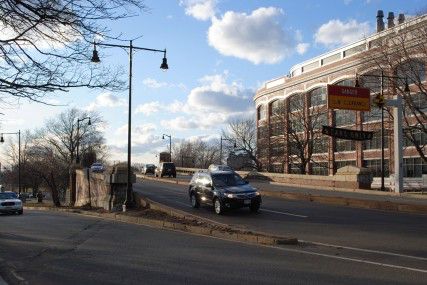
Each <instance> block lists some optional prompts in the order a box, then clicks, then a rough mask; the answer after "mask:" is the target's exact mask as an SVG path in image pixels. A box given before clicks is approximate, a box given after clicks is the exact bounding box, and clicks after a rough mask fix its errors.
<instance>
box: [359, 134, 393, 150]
mask: <svg viewBox="0 0 427 285" xmlns="http://www.w3.org/2000/svg"><path fill="white" fill-rule="evenodd" d="M384 148H388V134H387V131H385V132H384ZM363 149H365V150H368V149H381V131H376V132H374V135H373V137H372V140H366V141H363Z"/></svg>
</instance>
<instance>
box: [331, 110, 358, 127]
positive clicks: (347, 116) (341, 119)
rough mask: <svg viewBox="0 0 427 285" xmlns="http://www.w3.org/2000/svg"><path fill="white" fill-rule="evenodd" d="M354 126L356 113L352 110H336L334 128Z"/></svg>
mask: <svg viewBox="0 0 427 285" xmlns="http://www.w3.org/2000/svg"><path fill="white" fill-rule="evenodd" d="M354 125H356V112H355V111H352V110H336V111H335V126H337V127H341V126H354Z"/></svg>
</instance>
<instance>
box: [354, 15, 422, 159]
mask: <svg viewBox="0 0 427 285" xmlns="http://www.w3.org/2000/svg"><path fill="white" fill-rule="evenodd" d="M403 25H406V24H403ZM426 38H427V21H426V20H423V21H420V22H419V23H415V24H413V25H410V26H407V27H406V28H402V29H397V30H396V32H393V33H389V34H386V35H385V36H384V37H382V38H379V39H377V40H375V42H373V43H371V45H372V47H371V51H370V53H369V55H368V56H366V55H365V54H364V55H363V56H364V58H365V64H364V65H363V67H362V68H361V69H362V70H367V71H368V72H367V73H368V74H376V75H378V76H380V75H381V72H382V73H383V74H384V75H385V78H384V85H383V86H384V89H383V90H384V94H385V98H391V97H392V96H393V95H400V96H401V97H402V98H403V101H404V108H403V112H404V136H405V138H406V139H407V140H408V141H409V142H411V144H412V145H413V146H414V147H415V149H416V150H417V152H418V154H419V155H420V157H421V158H422V159H423V160H424V161H425V162H427V157H426V153H425V147H426V145H425V141H426V140H425V139H424V140H423V139H421V137H426V136H427V124H426V123H427V115H426V111H427V84H426V61H427V41H426ZM390 77H399V78H403V79H395V78H390ZM361 78H363V76H362V77H361ZM363 80H365V81H366V82H367V84H366V85H367V87H370V88H371V89H373V91H374V92H376V93H378V92H379V89H380V79H378V78H376V79H370V80H369V79H368V77H366V78H363ZM405 81H406V82H407V83H408V84H409V87H410V91H411V92H410V93H409V94H408V93H407V92H405V84H406V82H405ZM371 91H372V90H371ZM386 111H388V113H389V114H388V115H389V116H391V117H392V112H391V109H386Z"/></svg>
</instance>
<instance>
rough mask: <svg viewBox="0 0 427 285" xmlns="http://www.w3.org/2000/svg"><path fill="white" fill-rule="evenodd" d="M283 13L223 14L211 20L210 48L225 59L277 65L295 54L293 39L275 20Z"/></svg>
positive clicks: (269, 10)
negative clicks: (232, 58)
mask: <svg viewBox="0 0 427 285" xmlns="http://www.w3.org/2000/svg"><path fill="white" fill-rule="evenodd" d="M282 15H283V10H282V9H279V8H275V7H268V8H264V7H262V8H258V9H257V10H254V11H252V13H251V14H246V13H236V12H232V11H228V12H226V13H225V14H224V15H223V16H222V18H220V19H217V18H212V25H211V26H210V28H209V31H208V41H209V44H210V45H211V46H212V47H214V48H215V49H217V50H218V51H219V52H220V53H221V54H223V55H226V56H235V57H237V58H241V59H246V60H249V61H251V62H253V63H255V64H260V63H269V64H273V63H277V62H279V61H281V60H282V59H283V58H284V57H286V56H288V55H290V54H291V53H292V52H293V51H294V47H295V44H294V39H293V38H292V37H291V36H289V34H288V33H287V32H286V31H285V30H284V29H283V27H281V26H280V24H279V23H278V21H277V19H278V17H279V16H282Z"/></svg>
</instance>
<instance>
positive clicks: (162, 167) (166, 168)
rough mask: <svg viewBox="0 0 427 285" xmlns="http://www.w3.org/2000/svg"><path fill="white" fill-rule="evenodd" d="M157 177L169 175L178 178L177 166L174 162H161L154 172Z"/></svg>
mask: <svg viewBox="0 0 427 285" xmlns="http://www.w3.org/2000/svg"><path fill="white" fill-rule="evenodd" d="M154 175H155V176H156V177H163V176H166V175H167V176H169V177H171V176H172V177H173V178H176V168H175V164H174V163H173V162H160V163H159V166H157V167H156V170H155V172H154Z"/></svg>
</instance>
